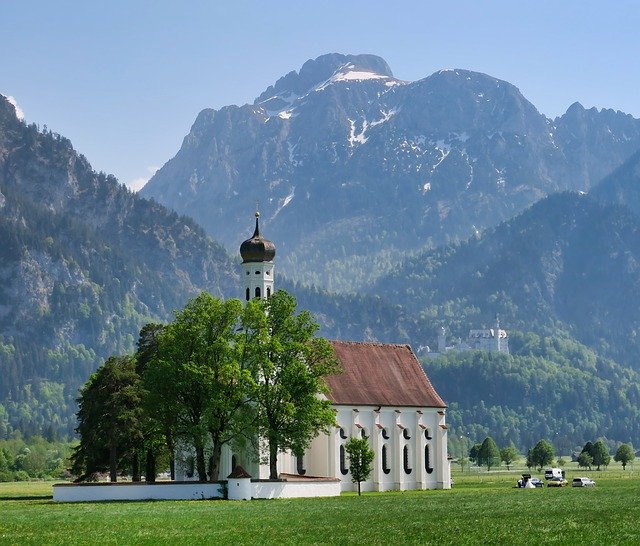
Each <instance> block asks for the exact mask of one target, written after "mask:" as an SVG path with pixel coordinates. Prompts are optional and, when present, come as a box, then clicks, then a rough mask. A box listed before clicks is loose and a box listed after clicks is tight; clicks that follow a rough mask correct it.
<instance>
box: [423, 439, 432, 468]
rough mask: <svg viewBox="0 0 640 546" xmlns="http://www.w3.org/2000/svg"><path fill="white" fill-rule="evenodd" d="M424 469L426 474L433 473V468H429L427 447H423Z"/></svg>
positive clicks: (429, 451) (429, 459)
mask: <svg viewBox="0 0 640 546" xmlns="http://www.w3.org/2000/svg"><path fill="white" fill-rule="evenodd" d="M424 469H425V470H426V471H427V474H431V473H432V472H433V467H432V466H431V449H430V448H429V446H428V445H426V446H424Z"/></svg>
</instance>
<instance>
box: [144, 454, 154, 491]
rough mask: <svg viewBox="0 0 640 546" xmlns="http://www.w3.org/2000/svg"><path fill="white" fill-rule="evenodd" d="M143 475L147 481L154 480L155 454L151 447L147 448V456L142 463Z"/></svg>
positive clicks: (152, 481)
mask: <svg viewBox="0 0 640 546" xmlns="http://www.w3.org/2000/svg"><path fill="white" fill-rule="evenodd" d="M144 476H145V480H146V481H147V482H148V483H155V481H156V454H155V453H154V452H153V449H147V458H146V461H145V465H144Z"/></svg>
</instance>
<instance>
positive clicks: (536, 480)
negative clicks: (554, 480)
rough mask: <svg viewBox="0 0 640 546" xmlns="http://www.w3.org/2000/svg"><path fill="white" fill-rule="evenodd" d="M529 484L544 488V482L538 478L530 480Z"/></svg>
mask: <svg viewBox="0 0 640 546" xmlns="http://www.w3.org/2000/svg"><path fill="white" fill-rule="evenodd" d="M531 483H532V484H533V485H535V486H536V487H544V482H543V481H542V480H541V479H540V478H531Z"/></svg>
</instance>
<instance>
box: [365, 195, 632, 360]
mask: <svg viewBox="0 0 640 546" xmlns="http://www.w3.org/2000/svg"><path fill="white" fill-rule="evenodd" d="M639 286H640V219H639V218H638V217H636V216H635V215H633V214H632V213H631V212H630V211H629V210H628V209H627V208H625V207H621V206H618V205H609V204H603V203H601V202H599V201H598V200H596V199H594V198H592V197H590V196H588V195H582V194H578V193H561V194H556V195H552V196H550V197H547V198H545V199H543V200H541V201H540V202H538V203H536V204H535V205H533V206H531V207H530V208H529V209H527V210H526V211H525V212H523V213H522V214H520V215H519V216H517V217H515V218H514V219H512V220H509V221H507V222H504V223H502V224H500V225H499V226H497V227H495V228H492V229H489V230H487V231H485V232H484V233H482V234H481V235H479V236H477V237H472V238H471V239H469V240H468V241H466V242H464V243H461V244H458V245H450V246H448V247H443V248H441V249H438V250H435V251H429V252H425V253H422V254H419V255H417V256H415V257H413V258H411V259H409V260H407V261H406V262H405V263H404V264H403V265H402V267H400V268H398V269H397V270H396V271H395V272H394V273H393V274H390V275H387V276H385V277H383V278H381V279H380V280H379V281H378V283H376V284H375V285H374V286H372V291H374V292H377V293H380V292H382V291H384V292H385V293H386V297H387V298H388V299H389V300H390V301H395V302H397V303H399V304H401V305H402V306H403V308H404V309H405V311H406V312H407V314H409V315H411V314H421V315H422V316H423V317H425V319H426V320H429V321H431V325H432V327H433V330H432V333H431V336H430V339H429V340H428V341H427V342H428V343H430V344H433V343H434V341H435V339H436V327H439V326H445V327H446V328H447V329H448V330H449V331H450V335H453V336H454V337H457V336H463V337H464V336H466V333H467V332H468V330H469V328H470V327H473V325H476V327H477V326H478V325H482V324H485V325H490V324H493V321H494V316H495V315H496V314H499V316H500V319H501V322H502V323H503V324H505V325H508V326H507V328H509V329H515V330H520V331H523V332H529V331H536V332H539V333H546V334H547V335H556V334H559V333H562V334H564V335H570V336H571V337H573V338H575V339H577V340H578V341H580V342H581V343H584V344H585V345H588V346H590V347H592V348H593V349H594V350H596V351H597V352H598V353H599V354H601V355H606V356H608V357H610V358H613V359H615V360H616V361H617V362H618V363H620V364H622V365H624V366H626V367H628V368H632V369H635V370H636V371H640V365H638V362H640V350H639V347H638V344H637V341H636V340H637V334H638V332H639V331H640V291H639V290H638V287H639Z"/></svg>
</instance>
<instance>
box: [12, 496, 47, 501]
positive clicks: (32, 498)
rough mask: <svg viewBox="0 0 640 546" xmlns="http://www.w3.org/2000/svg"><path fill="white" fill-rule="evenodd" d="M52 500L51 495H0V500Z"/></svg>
mask: <svg viewBox="0 0 640 546" xmlns="http://www.w3.org/2000/svg"><path fill="white" fill-rule="evenodd" d="M32 500H53V495H0V501H32Z"/></svg>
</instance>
